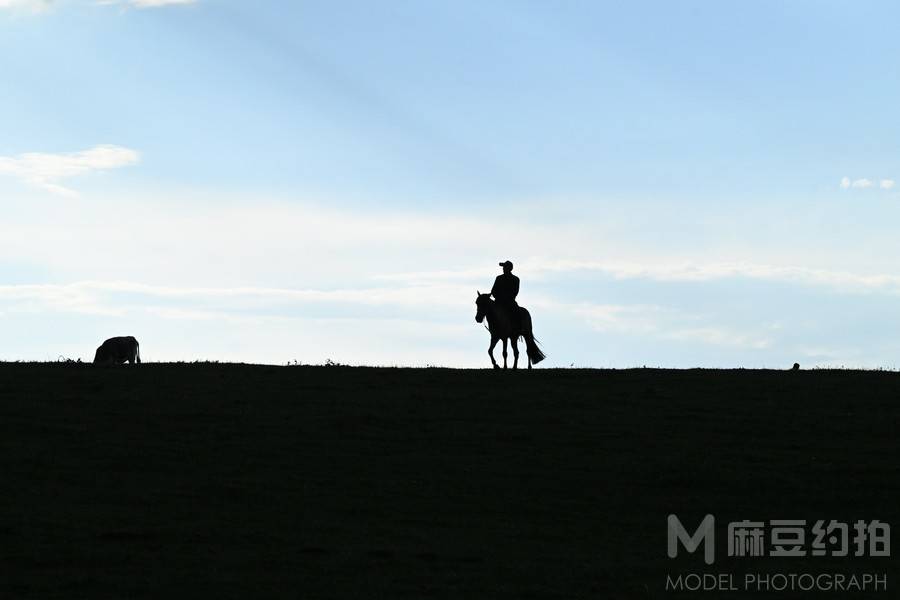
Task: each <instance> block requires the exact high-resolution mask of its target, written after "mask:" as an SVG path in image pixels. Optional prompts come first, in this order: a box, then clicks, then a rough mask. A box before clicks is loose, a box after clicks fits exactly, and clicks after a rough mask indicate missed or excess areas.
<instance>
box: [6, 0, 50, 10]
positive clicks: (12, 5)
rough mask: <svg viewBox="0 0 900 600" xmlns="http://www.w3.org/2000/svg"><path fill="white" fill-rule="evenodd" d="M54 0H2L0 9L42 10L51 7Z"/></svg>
mask: <svg viewBox="0 0 900 600" xmlns="http://www.w3.org/2000/svg"><path fill="white" fill-rule="evenodd" d="M51 3H52V0H0V10H17V11H23V12H42V11H44V10H46V9H47V8H49V7H50V4H51Z"/></svg>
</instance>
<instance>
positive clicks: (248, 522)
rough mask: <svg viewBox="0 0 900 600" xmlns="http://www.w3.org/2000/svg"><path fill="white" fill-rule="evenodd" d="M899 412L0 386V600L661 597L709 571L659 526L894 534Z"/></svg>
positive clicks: (353, 372) (533, 379)
mask: <svg viewBox="0 0 900 600" xmlns="http://www.w3.org/2000/svg"><path fill="white" fill-rule="evenodd" d="M898 395H900V375H897V374H893V373H876V372H834V371H816V372H799V373H791V372H774V371H660V370H631V371H582V370H562V371H549V370H548V371H540V370H535V371H533V372H531V373H527V372H518V373H494V372H490V371H453V370H440V369H426V370H414V369H361V368H357V369H351V368H344V367H261V366H243V365H216V364H198V365H162V364H159V365H157V364H152V365H142V366H141V367H140V368H129V367H123V368H105V369H104V368H91V367H90V366H86V365H55V364H47V365H44V364H0V473H2V483H0V486H2V488H0V489H2V494H0V598H4V599H5V598H14V597H40V598H50V597H57V598H76V597H91V598H106V597H117V598H125V597H134V598H163V597H166V598H168V597H176V596H178V597H198V594H202V595H204V596H206V595H210V596H213V595H214V596H215V597H218V598H229V597H234V598H248V597H275V596H278V597H296V598H320V597H386V598H425V597H447V598H472V597H492V598H501V597H517V598H522V597H525V598H528V597H533V598H544V597H547V598H567V599H568V598H577V597H597V598H617V597H621V598H662V597H668V596H664V595H663V594H662V593H661V589H662V585H663V583H664V581H665V573H666V572H667V571H668V570H677V569H675V567H679V568H684V569H693V568H696V567H699V566H700V565H699V564H698V561H697V560H696V557H688V558H687V559H685V560H682V559H679V560H678V561H676V562H675V563H674V566H673V563H672V562H671V561H668V559H666V557H665V518H666V515H667V514H669V513H671V512H675V513H677V514H679V516H681V517H682V518H683V519H684V520H685V521H688V520H691V519H690V518H691V517H693V518H695V519H699V517H700V516H702V515H703V514H705V513H706V512H712V513H714V514H715V515H716V517H717V518H718V519H719V523H720V525H722V526H724V523H725V522H727V521H730V520H740V519H790V518H798V519H819V518H825V519H839V520H851V519H855V518H862V519H875V518H878V519H882V520H886V521H888V522H891V523H892V524H893V525H900V519H898V518H896V517H897V516H898V513H900V508H898V505H900V502H898V498H900V469H898V457H900V454H898V442H897V423H898V415H900V408H898ZM724 540H725V537H724V534H723V535H722V536H720V543H723V542H724ZM723 554H724V553H723V552H720V556H722V555H723ZM747 564H748V563H746V562H741V563H730V562H728V561H727V560H722V561H720V563H719V564H717V568H719V569H721V570H736V571H740V570H742V569H746V568H747ZM891 565H892V563H891V561H881V562H877V561H871V560H870V561H868V562H852V561H851V562H850V563H848V562H847V559H844V560H843V562H842V561H840V560H835V559H826V560H823V559H814V560H813V559H810V560H809V561H807V560H806V559H793V560H792V561H791V562H790V563H788V567H787V568H785V567H784V564H779V563H775V562H773V561H762V562H758V563H754V564H753V565H752V568H754V569H755V568H779V569H782V570H789V571H803V570H812V571H821V570H829V569H839V570H847V569H850V568H860V567H863V568H864V570H870V571H888V572H891V573H892V574H893V573H894V570H892V569H894V568H893V567H892V566H891ZM892 583H893V584H895V585H896V584H897V583H898V582H896V581H892ZM705 597H710V598H711V597H713V596H710V595H706V596H705ZM780 597H782V598H784V597H790V596H788V595H782V596H780ZM806 597H809V596H808V595H807V596H806ZM842 597H844V596H842Z"/></svg>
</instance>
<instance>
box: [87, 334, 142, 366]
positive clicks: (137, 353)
mask: <svg viewBox="0 0 900 600" xmlns="http://www.w3.org/2000/svg"><path fill="white" fill-rule="evenodd" d="M126 362H127V363H131V364H135V363H137V364H141V347H140V346H139V345H138V341H137V340H136V339H134V338H133V337H132V336H130V335H129V336H127V337H114V338H109V339H108V340H106V341H105V342H103V343H102V344H101V345H100V347H99V348H97V353H96V354H95V355H94V364H95V365H121V364H124V363H126Z"/></svg>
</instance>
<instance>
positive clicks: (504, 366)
mask: <svg viewBox="0 0 900 600" xmlns="http://www.w3.org/2000/svg"><path fill="white" fill-rule="evenodd" d="M503 368H504V369H505V368H506V338H503Z"/></svg>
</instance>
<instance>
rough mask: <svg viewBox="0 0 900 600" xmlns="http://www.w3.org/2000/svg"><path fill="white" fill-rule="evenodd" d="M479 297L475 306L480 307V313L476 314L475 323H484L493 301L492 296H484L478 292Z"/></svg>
mask: <svg viewBox="0 0 900 600" xmlns="http://www.w3.org/2000/svg"><path fill="white" fill-rule="evenodd" d="M477 294H478V296H477V297H476V298H475V306H477V307H478V311H477V312H476V313H475V322H476V323H481V322H482V321H484V317H485V316H486V315H487V311H488V309H489V308H490V307H491V304H492V300H491V295H490V294H482V293H481V292H477Z"/></svg>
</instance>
